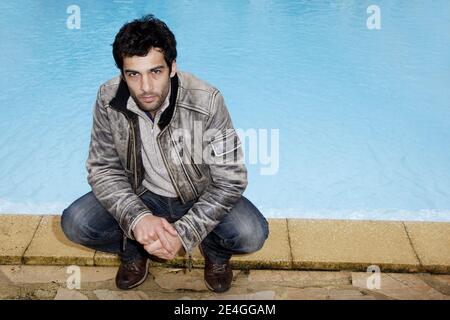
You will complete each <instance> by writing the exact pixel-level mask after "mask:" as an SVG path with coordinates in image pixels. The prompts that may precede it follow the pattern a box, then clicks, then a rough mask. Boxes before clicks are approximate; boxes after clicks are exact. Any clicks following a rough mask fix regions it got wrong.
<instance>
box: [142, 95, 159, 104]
mask: <svg viewBox="0 0 450 320" xmlns="http://www.w3.org/2000/svg"><path fill="white" fill-rule="evenodd" d="M156 98H157V97H156V96H141V100H142V101H144V102H146V103H150V102H153V101H155V100H156Z"/></svg>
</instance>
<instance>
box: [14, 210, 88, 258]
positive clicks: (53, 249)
mask: <svg viewBox="0 0 450 320" xmlns="http://www.w3.org/2000/svg"><path fill="white" fill-rule="evenodd" d="M60 223H61V217H60V216H53V215H48V216H44V217H43V218H42V220H41V223H40V224H39V227H38V229H37V231H36V234H35V235H34V238H33V240H32V241H31V243H30V245H29V247H28V249H27V250H26V252H25V254H24V256H23V261H24V262H25V264H41V265H71V264H76V265H93V264H94V253H95V251H94V250H90V249H87V248H85V247H83V246H80V245H76V244H74V243H73V242H71V241H70V240H69V239H67V238H66V236H65V235H64V233H63V231H62V229H61V225H60Z"/></svg>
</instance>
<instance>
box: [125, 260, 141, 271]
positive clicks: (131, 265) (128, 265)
mask: <svg viewBox="0 0 450 320" xmlns="http://www.w3.org/2000/svg"><path fill="white" fill-rule="evenodd" d="M123 267H124V268H125V269H126V270H128V271H132V272H139V267H138V265H137V264H136V263H135V262H134V261H131V262H127V263H125V264H124V265H123Z"/></svg>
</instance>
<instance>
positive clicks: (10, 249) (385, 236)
mask: <svg viewBox="0 0 450 320" xmlns="http://www.w3.org/2000/svg"><path fill="white" fill-rule="evenodd" d="M269 225H270V235H269V238H268V239H267V241H266V243H265V245H264V247H263V248H262V249H261V250H260V251H258V252H255V253H253V254H248V255H235V256H233V258H232V266H233V268H235V269H303V270H330V271H331V270H332V271H335V270H352V271H366V268H367V267H368V266H370V265H378V266H379V267H380V269H381V271H382V272H411V273H415V272H430V273H443V274H450V250H449V248H450V223H436V222H434V223H432V222H396V221H362V220H306V219H269ZM0 264H30V265H31V264H32V265H36V264H39V265H70V264H76V265H80V266H83V265H84V266H92V265H95V266H117V265H118V264H119V260H118V258H117V256H116V255H112V254H107V253H102V252H98V251H97V252H96V251H93V250H90V249H86V248H84V247H82V246H79V245H76V244H74V243H72V242H70V241H69V240H68V239H67V238H66V237H65V235H64V234H63V232H62V230H61V228H60V216H55V215H46V216H33V215H31V216H30V215H0ZM152 264H153V265H154V266H171V267H183V266H185V265H186V261H185V259H184V257H177V258H176V259H174V260H173V261H170V262H165V263H157V262H153V263H152ZM193 264H194V267H202V266H203V264H204V261H203V258H202V257H201V255H200V252H199V251H198V249H196V250H195V251H194V253H193Z"/></svg>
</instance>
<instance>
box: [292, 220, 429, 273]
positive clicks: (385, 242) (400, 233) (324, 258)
mask: <svg viewBox="0 0 450 320" xmlns="http://www.w3.org/2000/svg"><path fill="white" fill-rule="evenodd" d="M288 228H289V235H290V240H291V241H290V244H291V248H292V257H293V267H294V268H299V269H316V270H354V271H358V270H360V271H365V270H366V269H367V267H368V266H370V265H378V266H379V267H380V268H381V270H382V271H395V272H417V271H419V270H420V269H421V267H420V263H419V261H418V259H417V257H416V255H415V253H414V250H413V248H412V246H411V244H410V241H409V239H408V236H407V234H406V231H405V228H404V226H403V224H402V222H393V221H361V220H302V219H288Z"/></svg>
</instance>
